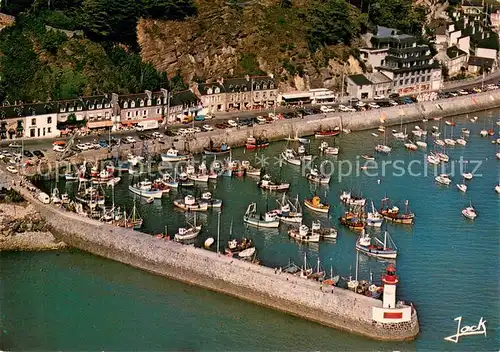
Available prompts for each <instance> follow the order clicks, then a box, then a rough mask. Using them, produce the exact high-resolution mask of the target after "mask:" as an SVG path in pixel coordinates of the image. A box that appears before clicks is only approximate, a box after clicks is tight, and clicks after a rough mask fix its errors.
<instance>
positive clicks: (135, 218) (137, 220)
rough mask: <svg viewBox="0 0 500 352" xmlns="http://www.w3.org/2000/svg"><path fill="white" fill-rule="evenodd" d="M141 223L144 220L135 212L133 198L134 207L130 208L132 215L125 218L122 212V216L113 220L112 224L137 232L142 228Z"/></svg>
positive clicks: (125, 214) (124, 213)
mask: <svg viewBox="0 0 500 352" xmlns="http://www.w3.org/2000/svg"><path fill="white" fill-rule="evenodd" d="M143 222H144V220H143V219H142V218H141V215H140V214H139V211H138V210H137V207H136V205H135V198H134V206H133V207H132V213H131V214H130V216H129V217H127V213H126V212H125V211H123V216H119V217H117V218H115V221H114V222H113V223H114V224H115V225H116V226H119V227H124V228H127V229H134V230H138V229H140V228H141V227H142V224H143Z"/></svg>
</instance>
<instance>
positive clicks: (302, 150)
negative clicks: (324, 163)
mask: <svg viewBox="0 0 500 352" xmlns="http://www.w3.org/2000/svg"><path fill="white" fill-rule="evenodd" d="M297 154H298V157H299V159H300V160H312V155H311V154H306V147H304V146H303V145H299V147H298V148H297Z"/></svg>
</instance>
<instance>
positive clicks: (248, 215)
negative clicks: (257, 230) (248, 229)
mask: <svg viewBox="0 0 500 352" xmlns="http://www.w3.org/2000/svg"><path fill="white" fill-rule="evenodd" d="M243 221H244V222H245V223H247V224H249V225H253V226H257V227H265V228H277V227H279V226H280V221H279V219H278V217H277V216H276V215H275V214H271V213H269V212H268V213H265V214H264V216H262V215H260V214H257V204H256V203H250V204H249V205H248V208H247V211H246V212H245V215H244V216H243Z"/></svg>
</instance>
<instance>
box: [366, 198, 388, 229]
mask: <svg viewBox="0 0 500 352" xmlns="http://www.w3.org/2000/svg"><path fill="white" fill-rule="evenodd" d="M383 222H384V216H383V215H382V214H380V213H379V212H378V210H377V209H375V205H374V204H373V201H372V210H371V211H369V212H368V213H367V216H366V226H372V227H381V226H382V223H383Z"/></svg>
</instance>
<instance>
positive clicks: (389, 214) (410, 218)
mask: <svg viewBox="0 0 500 352" xmlns="http://www.w3.org/2000/svg"><path fill="white" fill-rule="evenodd" d="M408 203H409V202H408V200H406V201H405V212H404V213H401V212H400V211H399V208H398V207H396V206H392V207H391V206H390V204H389V198H387V197H385V198H383V199H382V206H381V209H380V214H382V216H383V217H384V218H385V219H386V220H390V221H392V222H395V223H397V224H405V225H411V224H413V222H414V221H415V214H414V213H412V212H411V211H410V209H409V207H408Z"/></svg>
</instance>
